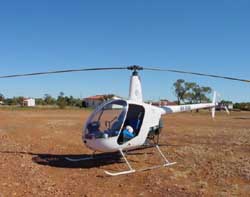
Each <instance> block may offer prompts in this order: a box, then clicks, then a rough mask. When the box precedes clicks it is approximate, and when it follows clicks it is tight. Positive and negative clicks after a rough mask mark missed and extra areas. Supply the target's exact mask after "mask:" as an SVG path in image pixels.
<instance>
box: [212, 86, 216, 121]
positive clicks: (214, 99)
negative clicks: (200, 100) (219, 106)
mask: <svg viewBox="0 0 250 197" xmlns="http://www.w3.org/2000/svg"><path fill="white" fill-rule="evenodd" d="M216 99H217V93H216V92H215V91H214V96H213V104H214V107H213V108H212V118H213V119H214V118H215V107H216Z"/></svg>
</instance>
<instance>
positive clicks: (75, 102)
mask: <svg viewBox="0 0 250 197" xmlns="http://www.w3.org/2000/svg"><path fill="white" fill-rule="evenodd" d="M23 100H24V97H23V96H18V97H13V98H5V97H4V95H3V94H1V93H0V101H2V102H3V103H4V104H5V105H15V106H16V105H23ZM35 100H36V105H44V106H45V105H50V106H58V107H59V108H61V109H63V108H65V107H66V106H72V107H82V99H80V98H74V97H73V96H65V94H64V93H63V92H60V93H59V95H58V97H57V98H54V97H52V96H51V95H49V94H45V95H44V97H43V98H36V99H35Z"/></svg>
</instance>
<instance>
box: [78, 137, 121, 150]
mask: <svg viewBox="0 0 250 197" xmlns="http://www.w3.org/2000/svg"><path fill="white" fill-rule="evenodd" d="M83 143H84V144H85V145H86V146H87V147H88V148H90V149H92V150H94V151H99V152H115V151H118V150H119V145H118V143H117V137H110V138H108V137H107V138H105V137H104V138H95V137H94V136H93V138H91V139H87V138H85V137H83Z"/></svg>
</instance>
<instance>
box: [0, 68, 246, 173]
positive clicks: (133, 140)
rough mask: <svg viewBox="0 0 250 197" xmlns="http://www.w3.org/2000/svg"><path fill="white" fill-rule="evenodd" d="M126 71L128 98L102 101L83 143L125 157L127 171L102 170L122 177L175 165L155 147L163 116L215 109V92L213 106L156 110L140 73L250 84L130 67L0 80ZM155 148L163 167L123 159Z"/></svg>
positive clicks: (93, 114) (213, 111)
mask: <svg viewBox="0 0 250 197" xmlns="http://www.w3.org/2000/svg"><path fill="white" fill-rule="evenodd" d="M124 69H128V70H131V71H132V76H131V79H130V90H129V98H128V99H114V100H110V101H108V102H105V103H103V104H101V105H100V106H98V107H97V108H96V109H95V110H94V111H93V113H92V114H91V115H90V117H89V118H88V120H87V122H86V124H85V126H84V129H83V135H82V140H83V143H84V144H85V145H86V146H87V147H88V148H90V149H91V150H93V151H94V153H95V152H96V151H98V152H104V153H113V152H120V154H121V156H122V157H123V158H124V160H125V162H126V164H127V166H128V170H126V171H122V172H109V171H105V173H106V174H107V175H110V176H118V175H124V174H130V173H134V172H136V171H143V170H149V169H155V168H158V167H162V166H164V167H167V166H171V165H173V164H176V162H170V161H168V160H167V158H166V157H165V155H164V154H163V152H162V151H161V149H160V147H159V146H158V140H159V134H160V130H161V129H162V124H161V118H162V116H163V115H166V114H172V113H178V112H185V111H191V110H196V109H204V108H206V109H209V108H210V109H212V110H211V111H212V117H213V118H214V117H215V107H216V93H214V96H213V101H212V103H202V104H190V105H176V106H162V107H157V106H153V105H151V104H147V103H145V102H143V94H142V86H141V80H140V77H139V73H138V72H139V71H140V70H150V71H167V72H176V73H183V74H192V75H199V76H208V77H215V78H223V79H229V80H237V81H242V82H250V81H249V80H244V79H238V78H232V77H224V76H217V75H209V74H202V73H194V72H186V71H178V70H170V69H159V68H143V67H140V66H136V65H134V66H129V67H111V68H89V69H77V70H61V71H49V72H40V73H30V74H19V75H8V76H0V78H11V77H23V76H33V75H44V74H56V73H66V72H79V71H97V70H124ZM149 142H150V144H151V145H152V144H153V145H154V147H155V148H156V149H157V151H158V152H159V154H160V155H161V157H162V158H163V159H164V161H165V162H164V164H162V165H157V166H152V167H150V168H145V169H141V170H136V169H134V168H133V167H132V166H131V164H130V163H129V161H128V160H127V158H126V154H125V153H126V151H128V150H134V149H137V148H140V147H143V146H144V145H145V144H147V143H149ZM66 159H67V160H68V161H71V162H79V161H83V160H91V159H95V154H93V156H91V157H87V158H86V157H85V158H79V159H73V158H68V157H67V158H66Z"/></svg>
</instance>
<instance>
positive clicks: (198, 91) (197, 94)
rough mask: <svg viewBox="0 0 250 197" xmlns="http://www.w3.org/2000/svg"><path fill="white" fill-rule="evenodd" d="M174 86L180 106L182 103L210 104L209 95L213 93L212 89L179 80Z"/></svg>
mask: <svg viewBox="0 0 250 197" xmlns="http://www.w3.org/2000/svg"><path fill="white" fill-rule="evenodd" d="M173 86H174V88H175V95H176V97H177V100H178V101H177V102H178V104H180V103H181V101H183V102H185V103H189V104H192V103H202V102H208V101H209V98H208V94H210V93H211V92H212V89H211V88H210V87H202V86H200V85H198V84H196V83H194V82H186V81H185V80H183V79H178V80H177V81H176V82H175V83H174V85H173Z"/></svg>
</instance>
